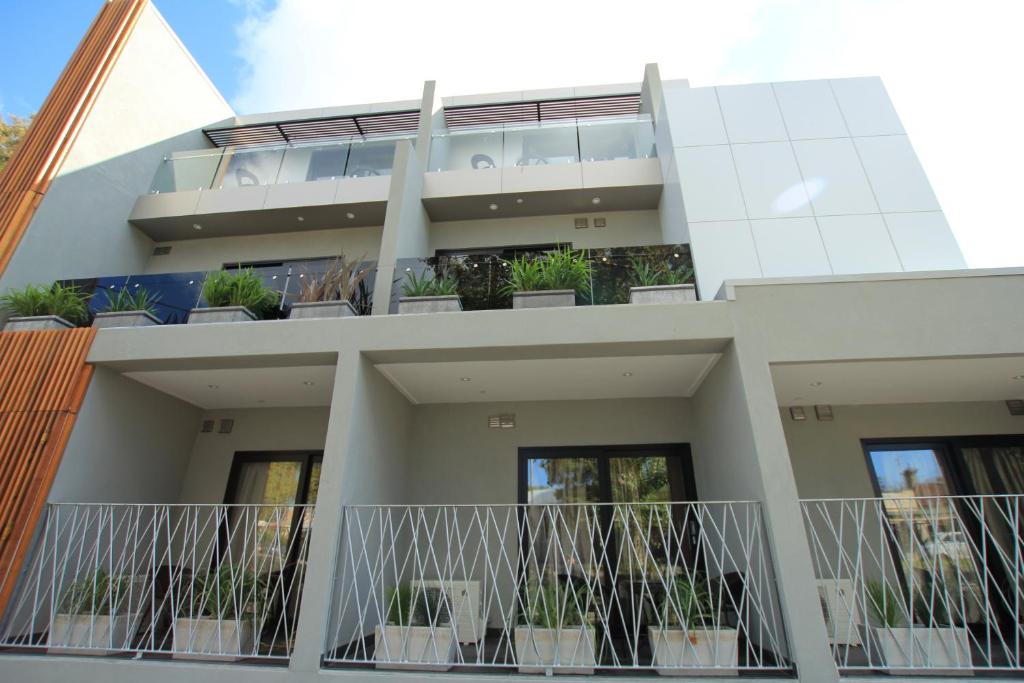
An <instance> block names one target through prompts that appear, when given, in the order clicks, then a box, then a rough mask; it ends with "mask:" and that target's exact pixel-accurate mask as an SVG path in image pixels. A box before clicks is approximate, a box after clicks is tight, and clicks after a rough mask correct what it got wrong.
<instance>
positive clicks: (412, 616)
mask: <svg viewBox="0 0 1024 683" xmlns="http://www.w3.org/2000/svg"><path fill="white" fill-rule="evenodd" d="M387 606H388V618H387V623H386V624H384V625H383V626H377V627H376V629H375V630H374V638H373V643H374V648H373V658H374V660H376V662H377V664H376V666H377V668H380V669H417V670H425V671H447V670H449V669H451V668H452V663H454V662H455V648H456V647H458V642H457V641H456V640H455V628H454V627H453V626H452V624H451V616H450V611H449V609H448V604H447V601H446V599H445V596H444V593H442V591H440V590H424V589H422V588H416V589H413V588H411V587H410V586H409V584H407V583H403V584H399V585H398V586H395V587H393V588H391V589H389V591H388V596H387Z"/></svg>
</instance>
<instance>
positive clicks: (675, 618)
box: [658, 575, 717, 628]
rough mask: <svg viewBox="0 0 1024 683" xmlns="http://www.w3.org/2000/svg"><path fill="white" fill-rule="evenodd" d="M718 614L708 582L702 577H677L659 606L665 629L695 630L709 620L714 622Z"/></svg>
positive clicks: (659, 616) (660, 617)
mask: <svg viewBox="0 0 1024 683" xmlns="http://www.w3.org/2000/svg"><path fill="white" fill-rule="evenodd" d="M716 612H717V610H716V609H715V606H714V602H713V600H712V598H711V593H710V592H709V591H708V583H707V580H706V579H704V578H703V577H702V576H700V575H697V576H695V577H694V578H693V579H692V580H691V579H689V578H687V577H684V576H677V577H676V578H675V580H674V581H673V582H672V583H671V584H670V585H669V587H668V590H666V591H665V595H663V596H662V599H661V602H660V604H659V606H658V618H659V620H660V623H661V625H662V626H663V627H667V626H681V627H682V628H693V627H694V626H699V625H702V624H703V623H705V622H706V621H708V620H709V619H710V620H712V621H713V620H714V617H715V614H716Z"/></svg>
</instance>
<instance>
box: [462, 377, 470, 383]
mask: <svg viewBox="0 0 1024 683" xmlns="http://www.w3.org/2000/svg"><path fill="white" fill-rule="evenodd" d="M459 381H460V382H472V381H473V378H472V377H460V378H459Z"/></svg>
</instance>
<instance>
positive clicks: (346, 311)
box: [288, 301, 359, 320]
mask: <svg viewBox="0 0 1024 683" xmlns="http://www.w3.org/2000/svg"><path fill="white" fill-rule="evenodd" d="M357 315H359V312H358V311H356V309H355V307H354V306H352V304H351V303H349V302H348V301H314V302H313V303H308V304H292V312H291V313H289V314H288V318H289V319H291V320H307V319H310V318H351V317H353V316H357Z"/></svg>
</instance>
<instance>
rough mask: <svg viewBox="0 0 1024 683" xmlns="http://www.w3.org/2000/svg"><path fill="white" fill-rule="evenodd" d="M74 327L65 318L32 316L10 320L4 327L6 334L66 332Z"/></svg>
mask: <svg viewBox="0 0 1024 683" xmlns="http://www.w3.org/2000/svg"><path fill="white" fill-rule="evenodd" d="M69 327H74V325H73V324H71V323H69V322H68V321H67V320H65V319H64V318H61V317H60V316H56V315H31V316H24V317H17V318H10V319H8V320H7V324H6V325H4V332H32V331H34V330H64V329H67V328H69Z"/></svg>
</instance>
